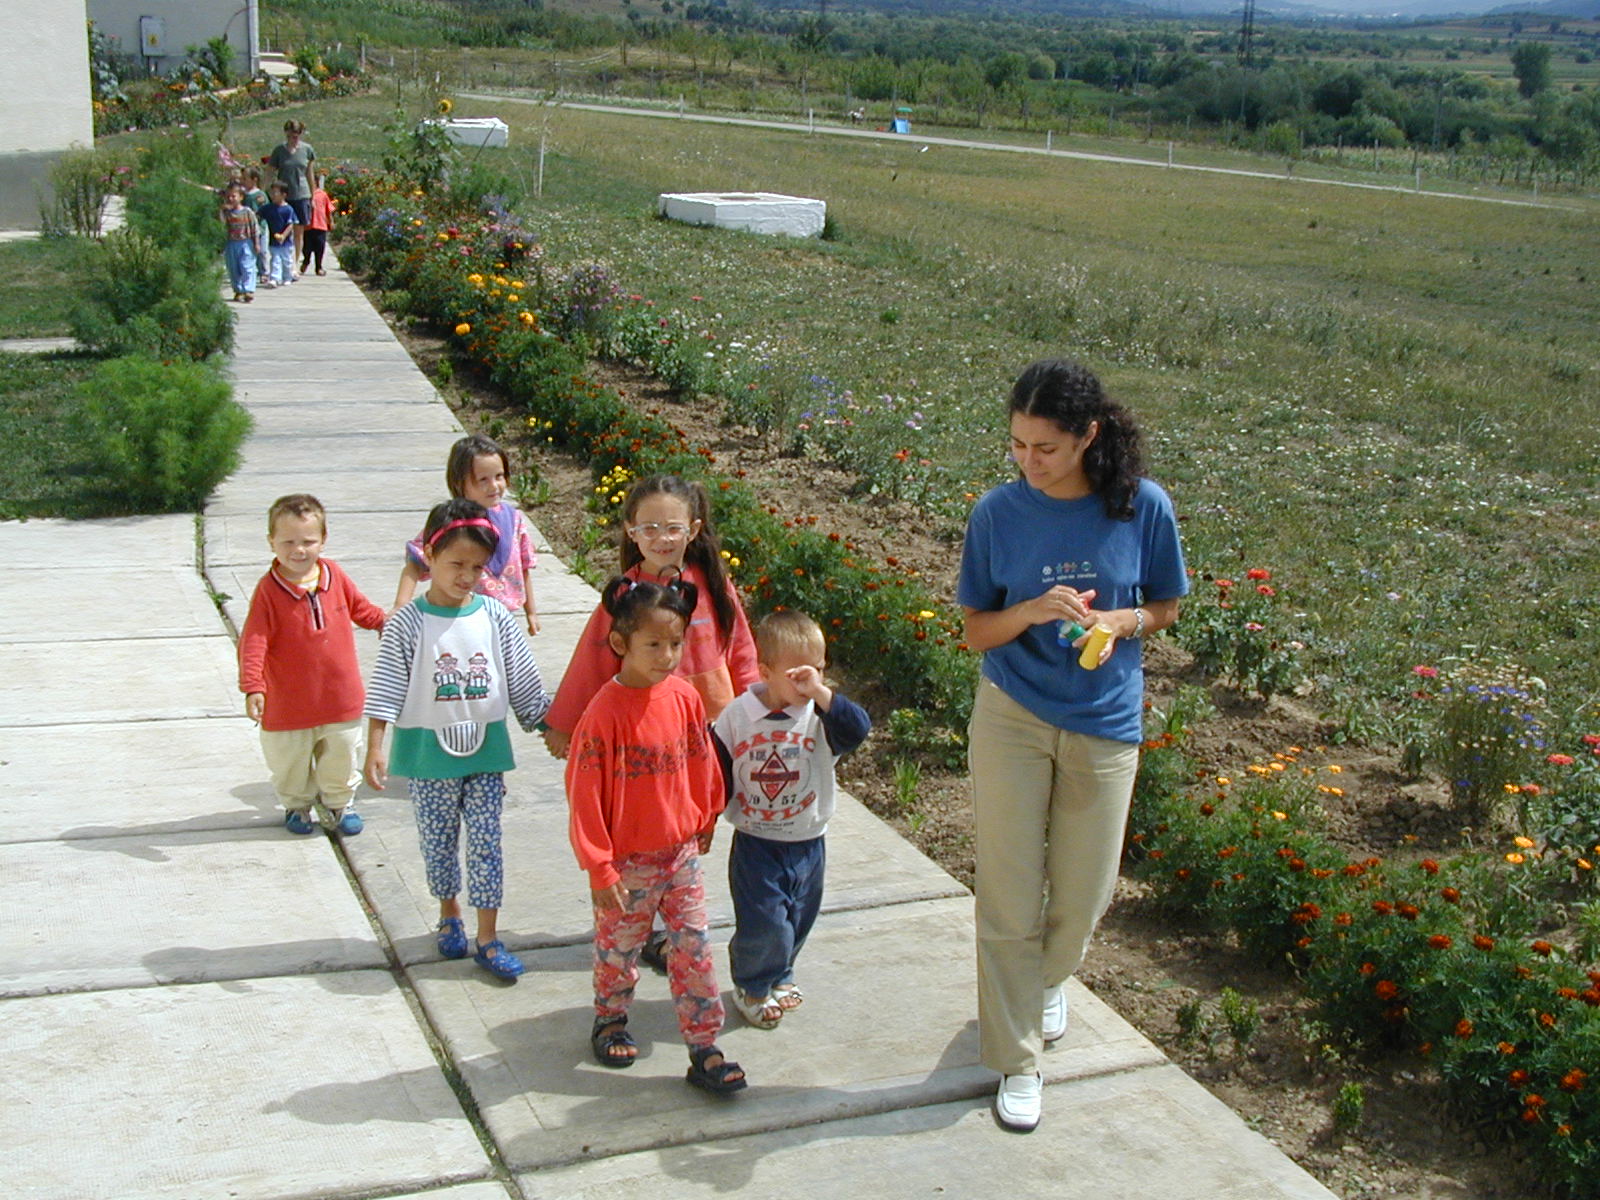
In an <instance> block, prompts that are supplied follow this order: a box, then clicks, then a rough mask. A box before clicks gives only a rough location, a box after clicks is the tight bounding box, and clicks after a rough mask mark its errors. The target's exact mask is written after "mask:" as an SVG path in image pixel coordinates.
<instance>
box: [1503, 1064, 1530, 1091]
mask: <svg viewBox="0 0 1600 1200" xmlns="http://www.w3.org/2000/svg"><path fill="white" fill-rule="evenodd" d="M1506 1082H1507V1083H1509V1084H1510V1085H1511V1086H1512V1087H1521V1086H1522V1085H1523V1084H1525V1083H1527V1082H1528V1073H1527V1072H1526V1071H1524V1070H1523V1069H1522V1068H1521V1067H1518V1068H1517V1069H1516V1070H1515V1071H1513V1072H1511V1074H1509V1075H1507V1076H1506Z"/></svg>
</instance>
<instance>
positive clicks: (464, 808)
mask: <svg viewBox="0 0 1600 1200" xmlns="http://www.w3.org/2000/svg"><path fill="white" fill-rule="evenodd" d="M499 537H500V535H499V533H498V531H497V530H496V528H495V526H494V523H493V522H492V521H490V520H489V517H488V514H487V513H485V511H484V510H483V508H482V507H481V506H479V505H477V504H474V503H473V502H472V501H470V500H450V501H447V502H446V503H444V504H441V505H439V506H438V507H436V508H435V509H434V510H433V511H432V512H430V513H429V514H428V521H427V524H426V526H424V528H423V533H422V540H423V553H424V554H425V555H426V557H427V561H428V567H429V571H430V583H429V587H428V590H427V592H426V594H425V595H424V596H423V597H422V598H421V599H417V600H413V601H411V602H410V603H409V604H406V605H404V606H403V607H401V608H400V609H398V610H396V611H395V612H394V613H393V614H392V615H391V616H390V617H389V620H388V622H387V624H385V626H384V634H383V641H382V642H381V643H380V645H379V647H378V661H377V664H376V666H375V667H374V668H373V673H372V679H371V680H370V681H369V682H368V685H367V706H366V717H367V722H368V724H367V758H366V765H365V770H364V774H365V775H366V778H367V782H368V783H369V784H371V785H372V786H373V787H375V788H377V789H378V790H379V791H382V790H383V786H384V784H385V783H387V782H388V776H389V770H390V767H391V765H392V766H393V769H394V770H395V772H397V773H398V774H401V775H404V776H405V777H406V785H407V789H408V790H409V792H410V795H411V802H412V805H413V807H414V808H415V811H416V816H417V832H418V835H419V839H420V841H421V844H422V857H423V864H424V866H425V867H426V869H427V874H428V890H429V891H430V892H431V893H432V894H433V895H434V896H435V897H437V898H438V901H439V937H438V946H439V953H440V954H442V955H444V957H446V958H465V957H466V955H467V952H468V949H469V947H468V944H467V936H466V931H465V929H464V928H463V925H462V921H461V903H460V901H459V900H458V899H457V893H458V892H460V890H461V863H460V857H459V854H458V852H457V846H458V843H459V839H460V832H461V826H462V824H463V823H465V825H466V828H467V901H468V903H470V904H471V905H472V907H474V908H475V909H477V910H478V927H477V941H476V951H475V952H474V954H473V957H474V959H475V960H476V961H477V963H478V965H479V966H481V967H483V968H484V970H486V971H488V972H489V973H490V974H492V975H495V976H497V977H499V978H501V979H508V980H510V979H515V978H516V977H517V976H518V975H521V974H522V963H521V961H520V960H519V959H518V958H517V956H516V955H514V954H512V953H511V952H510V951H509V950H507V949H506V948H505V946H504V945H502V944H501V942H500V939H499V938H498V937H497V936H496V922H497V920H498V917H499V911H500V900H501V893H502V883H503V878H504V871H503V868H502V866H501V857H500V809H501V805H502V802H503V801H504V799H505V776H504V773H505V772H506V771H509V770H510V769H511V768H512V767H513V766H514V765H515V763H514V761H513V759H512V755H511V735H510V732H509V730H508V729H507V728H506V716H507V714H508V713H515V714H516V717H517V720H518V722H520V723H521V725H522V727H523V728H524V729H528V730H531V729H532V728H533V727H534V725H535V724H537V723H538V721H539V718H541V717H542V716H544V713H545V710H546V709H547V708H549V707H550V698H549V697H548V696H547V695H545V691H544V686H543V684H542V683H541V681H540V679H539V668H538V666H537V665H536V664H535V663H534V661H533V655H532V654H531V653H530V652H529V650H528V643H527V639H526V638H525V637H524V636H523V634H522V630H521V629H520V628H518V626H517V622H516V619H515V618H514V617H513V616H512V615H511V613H510V611H509V610H508V609H507V608H506V607H505V606H504V605H503V604H501V603H500V602H499V601H498V600H494V599H491V598H490V597H488V596H481V595H478V594H477V593H476V592H475V591H474V588H475V587H476V586H477V583H478V580H479V579H480V578H481V577H482V575H483V571H484V567H485V565H486V564H487V563H488V561H489V558H490V556H491V555H492V554H493V553H494V551H495V547H496V546H497V545H498V543H499ZM390 725H393V726H394V750H393V761H392V764H391V760H390V755H389V753H388V752H387V751H386V750H385V748H384V736H385V734H386V733H387V731H388V728H389V726H390Z"/></svg>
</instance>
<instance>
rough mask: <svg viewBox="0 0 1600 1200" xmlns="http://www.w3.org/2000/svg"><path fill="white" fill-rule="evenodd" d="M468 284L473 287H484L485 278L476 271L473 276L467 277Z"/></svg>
mask: <svg viewBox="0 0 1600 1200" xmlns="http://www.w3.org/2000/svg"><path fill="white" fill-rule="evenodd" d="M467 282H468V283H470V284H471V285H472V286H473V287H482V286H483V276H482V275H479V274H478V273H477V272H476V271H474V272H473V273H472V274H471V275H468V276H467Z"/></svg>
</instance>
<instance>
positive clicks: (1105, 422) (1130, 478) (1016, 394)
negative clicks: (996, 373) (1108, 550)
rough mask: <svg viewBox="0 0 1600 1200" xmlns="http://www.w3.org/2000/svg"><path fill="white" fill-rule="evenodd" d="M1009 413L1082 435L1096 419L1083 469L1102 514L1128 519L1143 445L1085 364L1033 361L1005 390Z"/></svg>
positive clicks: (1141, 466) (1136, 430)
mask: <svg viewBox="0 0 1600 1200" xmlns="http://www.w3.org/2000/svg"><path fill="white" fill-rule="evenodd" d="M1009 411H1010V412H1012V413H1021V414H1022V415H1023V416H1025V417H1044V418H1046V419H1047V420H1049V421H1051V422H1053V423H1054V424H1055V425H1056V426H1058V427H1059V428H1060V429H1061V430H1062V431H1063V432H1064V433H1070V434H1072V435H1074V436H1075V437H1082V436H1083V435H1084V434H1085V433H1087V432H1088V431H1089V423H1090V422H1091V421H1098V422H1099V424H1100V433H1099V436H1097V437H1096V438H1095V439H1094V441H1092V442H1090V443H1089V448H1088V449H1087V450H1085V451H1084V452H1083V470H1084V473H1085V474H1086V475H1088V477H1089V485H1090V487H1092V488H1093V489H1094V492H1095V495H1097V496H1099V497H1100V498H1101V499H1102V500H1104V501H1105V505H1106V515H1107V516H1109V517H1113V518H1115V519H1116V520H1119V521H1131V520H1132V519H1133V497H1134V493H1136V492H1137V491H1138V490H1139V479H1140V477H1141V476H1142V475H1143V474H1144V448H1143V445H1142V442H1141V440H1140V437H1139V427H1138V426H1137V425H1135V424H1134V423H1133V415H1132V414H1131V413H1129V412H1128V410H1127V409H1125V408H1123V407H1122V405H1120V404H1118V403H1117V402H1116V401H1115V400H1113V399H1112V398H1111V397H1110V396H1108V395H1106V392H1105V389H1104V388H1103V387H1101V386H1100V380H1098V379H1097V378H1095V376H1094V373H1093V372H1092V371H1090V370H1089V369H1088V368H1087V367H1085V366H1083V365H1081V364H1079V363H1075V362H1072V361H1070V360H1068V359H1064V358H1047V359H1042V360H1040V361H1039V362H1036V363H1034V364H1033V365H1032V366H1030V367H1028V368H1027V369H1026V370H1025V371H1023V372H1022V374H1021V375H1020V376H1018V377H1017V382H1016V383H1015V384H1014V385H1012V388H1011V405H1010V410H1009Z"/></svg>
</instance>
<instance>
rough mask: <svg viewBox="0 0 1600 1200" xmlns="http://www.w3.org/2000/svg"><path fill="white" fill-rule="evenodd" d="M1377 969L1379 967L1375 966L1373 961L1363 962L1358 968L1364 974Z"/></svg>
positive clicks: (1369, 973)
mask: <svg viewBox="0 0 1600 1200" xmlns="http://www.w3.org/2000/svg"><path fill="white" fill-rule="evenodd" d="M1377 969H1378V968H1377V967H1375V966H1373V965H1372V964H1371V963H1362V964H1361V966H1360V967H1359V968H1358V970H1359V971H1360V973H1361V974H1363V975H1371V974H1372V973H1373V972H1374V971H1376V970H1377Z"/></svg>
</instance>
